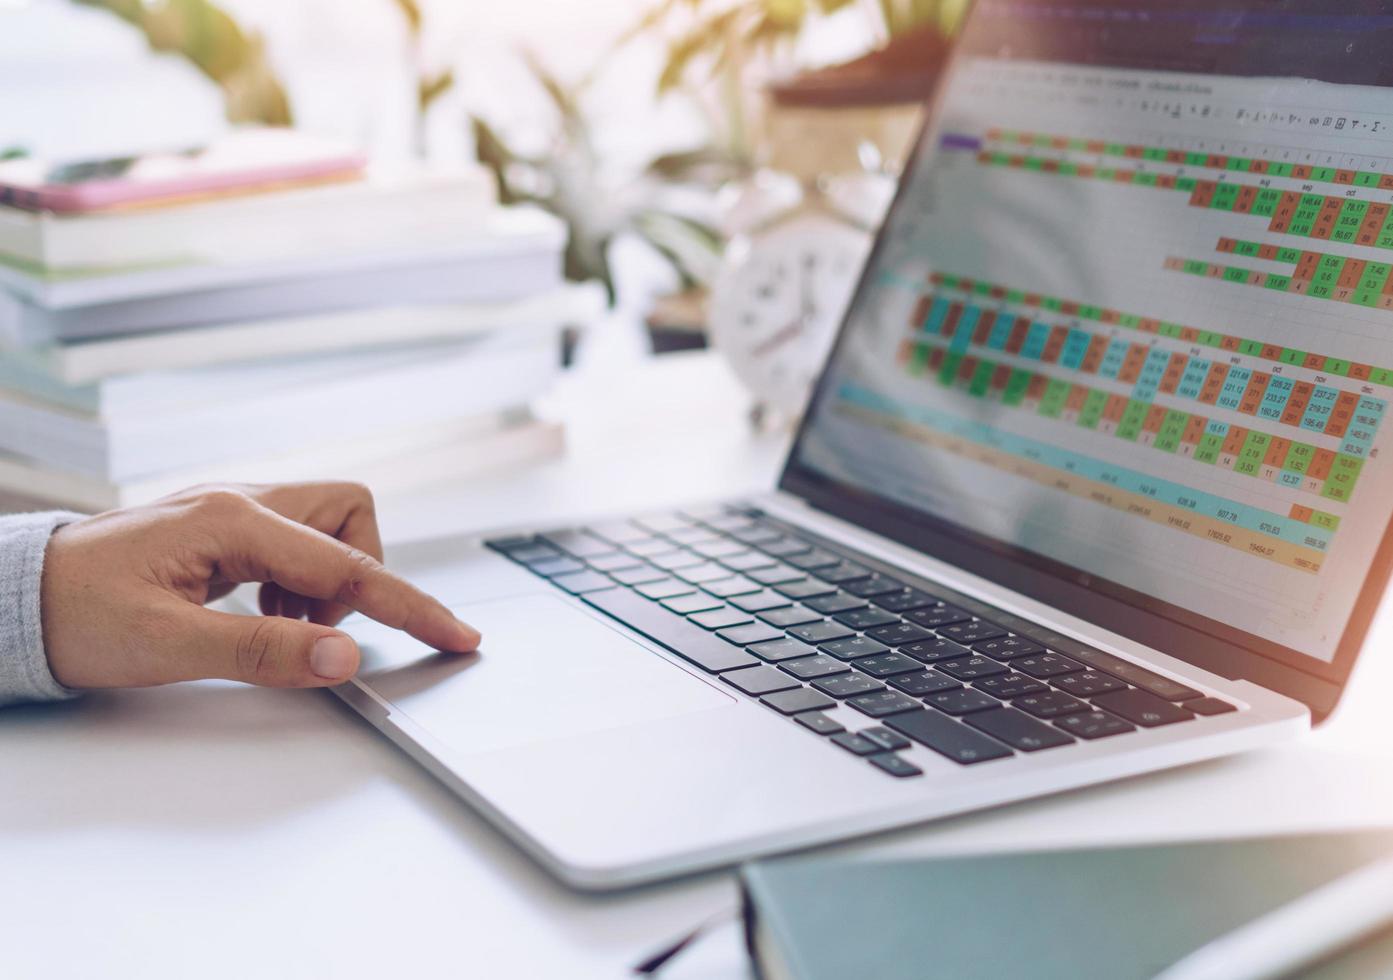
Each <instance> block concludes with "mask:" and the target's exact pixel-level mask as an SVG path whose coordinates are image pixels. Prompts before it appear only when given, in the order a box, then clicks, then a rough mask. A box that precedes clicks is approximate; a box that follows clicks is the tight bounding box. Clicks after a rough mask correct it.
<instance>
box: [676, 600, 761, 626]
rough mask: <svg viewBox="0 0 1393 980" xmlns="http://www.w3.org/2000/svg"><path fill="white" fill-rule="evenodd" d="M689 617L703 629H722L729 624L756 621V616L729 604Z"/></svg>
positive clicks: (737, 624)
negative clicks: (733, 607)
mask: <svg viewBox="0 0 1393 980" xmlns="http://www.w3.org/2000/svg"><path fill="white" fill-rule="evenodd" d="M688 618H689V619H690V620H691V621H692V622H694V623H696V624H697V625H698V626H700V627H701V628H702V629H707V630H720V629H725V628H726V627H727V626H739V625H741V624H742V623H753V622H754V618H753V617H751V616H750V614H749V613H746V612H741V611H740V610H739V609H732V608H730V607H729V606H722V607H721V608H720V609H712V610H711V611H710V612H699V613H693V614H692V615H691V616H689V617H688Z"/></svg>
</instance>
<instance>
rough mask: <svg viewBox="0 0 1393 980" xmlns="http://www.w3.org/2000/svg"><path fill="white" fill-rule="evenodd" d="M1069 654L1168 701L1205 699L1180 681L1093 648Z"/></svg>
mask: <svg viewBox="0 0 1393 980" xmlns="http://www.w3.org/2000/svg"><path fill="white" fill-rule="evenodd" d="M1069 652H1070V653H1071V654H1072V655H1073V656H1074V657H1075V658H1077V659H1079V660H1082V661H1083V662H1084V663H1086V664H1088V666H1090V667H1097V668H1098V669H1099V670H1103V671H1107V672H1108V673H1109V674H1112V675H1113V676H1114V677H1117V678H1121V679H1122V680H1124V681H1126V682H1127V683H1128V684H1131V685H1132V686H1133V687H1139V688H1141V689H1142V690H1143V691H1149V692H1151V693H1152V694H1154V695H1156V696H1157V697H1158V698H1164V699H1165V700H1167V701H1189V700H1190V699H1191V698H1198V697H1203V695H1202V694H1201V693H1200V692H1199V691H1196V690H1195V689H1194V688H1193V687H1186V686H1185V685H1184V684H1181V683H1179V682H1178V681H1173V680H1171V679H1170V678H1169V677H1162V676H1161V675H1160V674H1158V673H1156V672H1154V671H1150V670H1147V669H1146V668H1145V667H1138V666H1137V665H1136V664H1134V663H1131V662H1129V661H1126V660H1123V659H1122V658H1121V657H1114V656H1113V655H1112V654H1110V653H1104V652H1103V651H1101V650H1094V649H1092V648H1091V647H1080V648H1078V649H1074V650H1070V651H1069Z"/></svg>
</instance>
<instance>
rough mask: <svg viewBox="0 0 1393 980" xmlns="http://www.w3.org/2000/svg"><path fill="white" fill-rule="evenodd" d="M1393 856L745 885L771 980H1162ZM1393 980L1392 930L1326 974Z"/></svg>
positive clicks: (1224, 859)
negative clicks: (1186, 961) (1163, 974)
mask: <svg viewBox="0 0 1393 980" xmlns="http://www.w3.org/2000/svg"><path fill="white" fill-rule="evenodd" d="M1389 854H1393V831H1378V832H1360V833H1351V834H1318V835H1305V836H1297V837H1273V838H1262V839H1256V840H1242V841H1229V842H1206V843H1199V844H1178V845H1166V846H1156V847H1134V848H1117V849H1106V850H1087V851H1053V852H1034V853H1027V854H1008V855H997V856H988V857H968V858H940V859H912V860H903V861H838V860H834V859H816V858H791V859H784V860H775V861H765V862H760V863H756V864H753V865H750V866H748V867H746V868H745V869H744V870H743V871H742V873H741V883H742V890H743V893H744V905H745V935H746V943H747V945H748V946H749V949H750V954H751V958H752V959H753V961H754V963H755V967H756V970H757V971H758V973H759V975H760V977H761V978H763V980H794V978H796V980H847V978H852V977H854V978H858V980H926V978H931V977H951V978H968V977H991V978H1005V977H1011V978H1017V977H1022V978H1032V980H1033V978H1040V980H1054V978H1060V980H1064V978H1068V980H1078V978H1082V977H1100V978H1108V980H1128V978H1137V980H1142V978H1146V977H1152V976H1154V975H1155V974H1156V973H1158V972H1159V971H1161V970H1162V969H1164V968H1165V967H1167V966H1169V965H1171V964H1172V963H1174V962H1175V961H1176V960H1178V959H1180V958H1181V957H1182V956H1184V955H1186V954H1187V953H1189V952H1191V951H1193V950H1195V949H1197V948H1198V947H1200V946H1202V945H1203V944H1205V943H1207V942H1209V941H1210V940H1212V939H1216V938H1218V937H1219V936H1221V935H1223V934H1225V933H1228V932H1230V931H1232V930H1233V929H1235V928H1237V927H1238V926H1241V925H1243V924H1244V923H1246V922H1249V921H1251V920H1252V919H1255V918H1257V917H1258V916H1260V915H1263V914H1265V913H1267V912H1270V911H1272V910H1273V909H1275V908H1277V907H1278V906H1281V905H1285V904H1286V903H1287V902H1290V901H1292V900H1293V899H1296V898H1298V897H1299V896H1301V895H1303V894H1305V893H1306V892H1308V891H1310V890H1311V889H1313V888H1316V887H1317V886H1319V885H1322V884H1325V883H1326V882H1328V881H1331V880H1333V879H1335V878H1337V877H1339V876H1340V875H1342V874H1345V873H1348V872H1350V871H1352V870H1354V869H1355V868H1357V867H1359V866H1361V865H1363V864H1365V863H1367V862H1369V861H1371V860H1374V859H1376V858H1378V857H1383V856H1387V855H1389ZM1304 975H1305V976H1319V977H1322V978H1325V980H1334V978H1337V977H1339V978H1344V977H1371V976H1393V930H1388V931H1386V932H1384V933H1382V934H1380V935H1379V936H1376V937H1375V938H1374V939H1372V940H1371V941H1369V942H1366V943H1364V944H1362V945H1361V946H1359V947H1357V948H1356V949H1354V950H1352V951H1350V952H1348V953H1346V954H1345V955H1342V956H1340V957H1339V958H1337V959H1334V960H1331V961H1329V962H1327V963H1324V964H1322V965H1321V967H1320V968H1319V970H1318V971H1317V972H1316V973H1311V972H1309V971H1308V972H1307V973H1306V974H1304Z"/></svg>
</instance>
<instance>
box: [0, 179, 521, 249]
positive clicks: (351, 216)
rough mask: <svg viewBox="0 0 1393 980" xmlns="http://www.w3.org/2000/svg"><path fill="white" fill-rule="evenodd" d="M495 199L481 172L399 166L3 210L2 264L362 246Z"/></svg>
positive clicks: (462, 217)
mask: <svg viewBox="0 0 1393 980" xmlns="http://www.w3.org/2000/svg"><path fill="white" fill-rule="evenodd" d="M496 197H497V195H496V193H495V190H494V182H493V179H492V177H491V176H490V175H489V174H488V173H487V172H486V171H485V170H484V169H483V168H481V167H452V168H449V169H443V168H427V167H400V168H395V169H390V170H386V169H382V168H374V169H371V170H369V172H368V174H367V176H366V177H364V178H363V179H362V180H354V181H347V182H343V183H331V184H323V185H316V186H311V187H297V188H292V189H287V190H279V191H270V192H262V193H251V194H236V195H229V196H222V197H212V198H209V199H205V200H198V201H193V202H189V203H179V204H174V205H162V206H152V207H138V208H122V209H114V210H109V211H96V212H91V213H88V214H54V213H51V212H46V211H25V210H22V209H20V208H9V207H5V208H0V258H8V259H9V260H10V261H11V262H12V264H16V265H19V266H20V267H21V268H26V267H27V268H28V269H29V270H30V271H31V272H37V273H40V274H41V273H43V272H44V271H48V272H56V271H68V272H71V273H75V274H79V275H98V274H102V273H107V274H110V273H112V272H120V271H123V270H131V269H134V268H137V267H139V266H143V265H169V264H179V265H184V264H195V263H205V264H206V263H230V262H244V261H251V260H260V259H265V258H269V257H273V256H292V255H306V254H313V253H314V252H317V251H320V250H323V249H333V250H340V251H341V250H343V249H346V248H350V247H363V248H366V247H372V246H374V245H376V244H380V243H381V242H383V241H403V240H410V239H409V237H408V236H414V235H421V234H432V233H435V232H436V231H437V230H438V229H443V228H459V227H461V226H464V225H466V224H467V223H468V222H470V221H472V220H474V219H476V218H477V217H478V215H479V214H481V213H483V212H485V211H486V210H488V209H489V208H491V207H492V206H493V205H494V204H495V201H496ZM103 267H106V268H103Z"/></svg>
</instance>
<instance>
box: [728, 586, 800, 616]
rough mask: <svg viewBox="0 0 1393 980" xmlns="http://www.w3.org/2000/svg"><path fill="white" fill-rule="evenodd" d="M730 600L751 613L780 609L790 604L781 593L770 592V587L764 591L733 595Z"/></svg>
mask: <svg viewBox="0 0 1393 980" xmlns="http://www.w3.org/2000/svg"><path fill="white" fill-rule="evenodd" d="M729 601H730V604H731V605H732V606H734V607H735V608H736V609H743V610H745V612H749V613H757V612H764V610H766V609H780V608H782V607H784V606H787V605H790V603H789V601H788V600H787V599H785V598H784V597H783V596H781V595H779V593H777V592H770V591H769V590H768V589H765V590H764V591H762V592H751V593H749V594H748V595H733V596H731V597H730V600H729Z"/></svg>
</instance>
